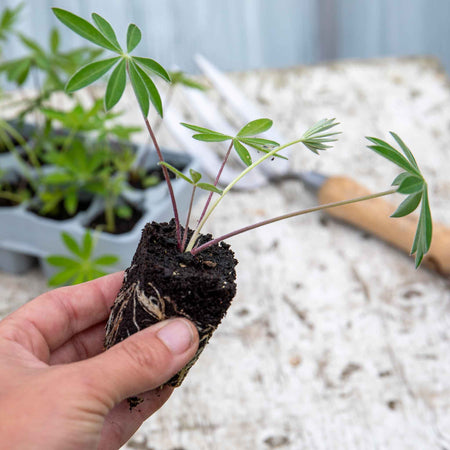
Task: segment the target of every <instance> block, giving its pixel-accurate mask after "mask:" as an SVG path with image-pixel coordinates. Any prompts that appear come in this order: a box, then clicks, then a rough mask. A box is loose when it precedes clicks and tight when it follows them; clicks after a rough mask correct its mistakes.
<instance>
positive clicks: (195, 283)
mask: <svg viewBox="0 0 450 450" xmlns="http://www.w3.org/2000/svg"><path fill="white" fill-rule="evenodd" d="M53 11H54V13H55V15H56V16H57V17H58V19H59V20H60V21H61V22H63V23H64V24H65V25H67V26H68V27H69V28H71V29H72V30H73V31H75V32H76V33H78V34H79V35H81V36H83V37H84V38H86V39H88V40H89V41H91V42H93V43H94V44H97V45H99V46H100V47H103V48H106V49H107V50H110V51H111V52H113V53H114V54H115V56H114V57H111V58H108V59H104V60H101V61H96V62H93V63H90V64H88V65H86V66H84V67H82V68H81V69H79V70H78V71H77V72H76V73H75V74H74V75H73V76H72V78H71V79H70V80H69V81H68V83H67V85H66V90H67V91H69V92H73V91H76V90H78V89H81V88H83V87H85V86H87V85H89V84H91V83H93V82H94V81H96V80H97V79H99V78H100V77H101V76H103V75H105V74H106V73H107V72H109V71H112V73H111V75H110V77H109V80H108V83H107V86H106V94H105V99H104V103H105V108H106V109H107V110H109V109H110V108H112V107H113V106H114V105H115V104H116V103H117V102H118V101H119V100H120V98H121V96H122V94H123V91H124V89H125V85H126V80H127V75H128V78H129V80H130V82H131V85H132V87H133V90H134V93H135V96H136V99H137V103H138V106H139V108H140V110H141V112H142V116H143V120H144V123H145V125H146V128H147V130H148V132H149V135H150V137H151V139H152V141H153V144H154V146H155V149H156V152H157V153H158V157H159V159H160V164H161V167H162V170H163V173H164V177H165V180H166V183H167V187H168V191H169V195H170V198H171V201H172V206H173V214H174V219H173V220H172V221H171V222H170V223H149V224H147V225H146V226H145V228H144V230H143V233H142V238H141V241H140V243H139V245H138V248H137V250H136V253H135V255H134V257H133V261H132V263H131V266H130V267H129V268H128V269H127V271H126V275H125V278H124V282H123V286H122V288H121V290H120V292H119V294H118V296H117V299H116V301H115V304H114V306H113V308H112V311H111V315H110V318H109V321H108V325H107V330H106V341H105V346H106V347H107V348H108V347H110V346H112V345H114V344H116V343H118V342H120V341H121V340H123V339H125V338H126V337H127V336H129V335H130V334H132V333H135V332H137V331H139V330H141V329H142V328H145V327H147V326H150V325H152V324H154V323H156V322H158V321H160V320H164V319H167V318H169V317H172V316H183V317H186V318H188V319H190V320H192V321H193V322H194V323H195V324H196V326H197V328H198V331H199V335H200V346H199V350H198V352H197V354H196V356H195V357H194V359H193V361H191V363H189V365H188V366H187V367H185V368H184V369H183V370H181V371H180V372H179V373H177V374H176V375H175V376H174V377H173V378H172V379H171V380H169V381H168V382H167V384H169V385H172V386H178V385H180V384H181V382H182V380H183V379H184V377H185V375H186V373H187V371H188V370H189V368H190V366H191V365H192V364H193V363H194V362H195V361H196V359H197V358H198V356H199V354H200V353H201V351H202V350H203V348H204V347H205V345H206V343H207V342H208V340H209V338H210V337H211V335H212V333H213V331H214V330H215V329H216V328H217V326H218V325H219V323H220V321H221V319H222V318H223V316H224V315H225V313H226V311H227V309H228V307H229V305H230V303H231V301H232V299H233V297H234V295H235V291H236V287H235V266H236V264H237V261H236V260H235V259H234V254H233V252H232V251H231V249H230V247H229V245H227V244H225V243H224V242H223V241H224V239H228V238H230V237H232V236H235V235H237V234H240V233H243V232H246V231H249V230H252V229H254V228H257V227H261V226H263V225H267V224H271V223H274V222H277V221H280V220H284V219H288V218H290V217H295V216H299V215H302V214H306V213H309V212H313V211H318V210H321V209H326V208H332V207H336V206H342V205H346V204H350V203H355V202H360V201H363V200H368V199H372V198H376V197H382V196H386V195H390V194H394V193H396V192H397V193H401V194H405V195H406V196H407V197H406V199H405V200H404V201H403V202H402V203H401V204H400V206H399V207H398V209H397V210H396V211H395V212H394V214H393V217H401V216H405V215H407V214H410V213H411V212H412V211H414V210H415V209H416V208H417V207H418V206H419V204H421V206H420V217H419V221H418V226H417V232H416V235H415V239H414V242H413V245H412V250H411V252H412V253H415V254H416V266H419V264H420V263H421V261H422V258H423V256H424V254H425V253H426V252H427V251H428V249H429V247H430V243H431V232H432V225H431V214H430V208H429V204H428V190H427V183H426V182H425V180H424V178H423V176H422V174H421V172H420V169H419V167H418V165H417V163H416V161H415V159H414V157H413V155H412V153H411V152H410V150H409V149H408V147H407V146H406V145H405V143H404V142H403V141H402V140H401V139H400V138H399V137H398V136H397V135H396V134H395V133H391V134H392V137H393V139H394V140H395V141H396V144H397V146H398V149H397V148H395V147H393V146H392V145H391V144H389V143H387V142H385V141H383V140H381V139H376V138H368V139H369V141H370V144H371V145H370V146H369V148H370V149H372V150H373V151H375V152H377V153H379V154H380V155H381V156H383V157H385V158H387V159H388V160H390V161H391V162H393V163H394V164H396V165H397V166H398V167H399V168H400V169H402V173H401V174H400V175H399V176H398V177H397V178H396V179H395V180H394V182H393V183H392V186H393V187H391V188H390V189H387V190H385V191H382V192H379V193H376V194H371V195H366V196H363V197H359V198H354V199H350V200H346V201H341V202H337V203H331V204H326V205H321V206H317V207H315V208H309V209H307V210H301V211H294V212H291V213H288V214H284V215H281V216H278V217H274V218H270V219H267V220H264V221H262V222H258V223H255V224H251V225H248V226H246V227H244V228H241V229H238V230H234V231H230V232H229V233H227V234H225V235H223V236H219V237H216V238H213V237H212V236H211V235H204V234H202V230H203V227H204V225H205V223H206V222H207V221H208V220H209V219H210V218H211V217H212V214H213V212H214V211H215V209H216V208H217V207H218V206H219V204H220V203H221V201H222V200H223V198H224V197H225V195H227V194H228V192H230V190H231V189H232V188H233V187H234V186H235V185H236V184H237V183H238V182H239V181H240V180H241V179H242V178H243V177H244V176H245V175H246V174H248V173H249V172H250V171H251V170H253V169H254V168H255V167H257V166H259V165H260V164H263V163H264V162H265V161H266V160H270V159H272V158H274V157H280V158H285V156H283V153H282V152H283V150H285V149H286V148H287V147H291V146H296V147H297V148H299V147H300V146H304V147H306V148H307V149H309V150H311V151H312V152H314V153H319V151H322V150H326V149H328V148H330V147H331V145H332V143H333V142H334V141H335V140H336V137H337V135H338V132H336V131H335V130H336V128H335V127H336V126H337V125H338V124H337V123H336V122H335V120H334V119H323V120H320V121H319V122H317V123H316V124H315V125H313V126H312V127H311V128H309V129H308V130H307V131H306V132H305V133H303V135H301V136H300V137H299V138H298V139H295V140H293V141H291V142H288V143H286V144H282V145H280V144H278V143H277V142H274V141H272V140H268V139H265V138H262V137H260V136H259V135H260V134H261V133H264V132H267V131H268V130H269V129H270V127H271V126H272V121H271V120H270V119H266V118H263V119H256V120H253V121H251V122H249V123H248V124H246V125H245V126H243V127H242V128H241V130H240V131H239V132H238V133H237V134H236V135H235V136H230V135H227V134H223V133H221V132H218V131H214V130H210V129H207V128H204V127H200V126H196V125H189V124H182V125H183V126H185V127H187V128H189V129H191V130H193V131H194V132H195V134H194V136H193V137H194V139H197V140H201V141H207V142H225V141H229V147H228V151H227V153H226V156H225V158H224V161H223V164H222V166H221V168H220V170H219V172H218V174H217V177H216V178H215V180H214V183H213V184H210V183H204V182H203V181H201V180H202V178H201V174H200V173H198V172H194V171H191V173H190V177H188V176H186V175H184V174H183V173H181V172H179V171H178V170H177V169H175V168H174V167H172V166H170V165H169V164H168V163H166V162H165V161H164V160H163V157H162V154H161V151H160V149H159V145H158V142H157V140H156V138H155V135H154V133H153V130H152V127H151V125H150V123H149V121H148V119H147V115H148V112H149V107H150V104H152V105H153V106H154V107H155V109H156V111H157V112H158V114H159V115H160V116H161V117H162V116H163V110H162V102H161V98H160V95H159V93H158V90H157V88H156V86H155V84H154V82H153V81H152V79H151V76H153V75H156V76H158V77H160V78H162V79H163V80H165V81H169V80H170V78H169V74H168V72H167V71H166V70H165V69H164V68H163V67H162V66H161V65H160V64H158V63H157V62H156V61H154V60H152V59H149V58H144V57H138V56H134V55H131V52H133V51H134V49H135V47H136V46H137V45H138V44H139V41H140V40H141V31H140V30H139V28H138V27H137V26H136V25H134V24H131V25H129V27H128V32H127V43H126V51H124V50H123V49H122V47H121V46H120V44H119V42H118V40H117V38H116V34H115V32H114V30H113V29H112V27H111V25H110V24H109V23H108V22H107V21H106V20H105V19H103V18H102V17H100V16H99V15H98V14H93V15H92V19H93V21H94V24H95V26H94V25H92V24H91V23H89V22H87V21H86V20H84V19H82V18H80V17H78V16H76V15H74V14H72V13H70V12H68V11H64V10H62V9H58V8H54V9H53ZM299 144H300V145H299ZM250 149H256V150H257V154H258V156H257V158H256V159H255V160H254V159H253V158H252V156H251V152H250ZM233 150H234V151H236V152H237V154H238V155H239V157H240V158H241V160H242V161H243V162H244V163H245V165H246V167H245V169H244V170H243V171H242V173H240V174H239V175H238V176H237V177H236V178H235V179H234V180H233V181H231V182H230V183H229V184H228V185H227V186H225V187H224V188H223V189H219V188H218V185H219V181H220V176H221V172H222V169H223V167H224V166H225V164H226V163H227V160H228V156H229V154H230V152H232V151H233ZM261 154H262V156H260V155H261ZM168 171H172V172H174V173H175V174H176V175H177V176H179V177H181V178H183V179H185V181H186V182H187V183H189V184H190V185H192V199H193V197H194V195H195V192H196V190H197V189H206V190H208V191H209V196H208V198H207V200H206V203H205V206H204V209H203V212H202V214H201V216H200V218H199V220H198V222H197V224H196V226H194V227H193V229H190V228H189V226H190V223H189V220H190V215H191V214H190V212H191V207H189V213H188V214H187V216H188V221H187V223H186V224H185V226H184V229H183V227H182V225H181V224H180V221H179V216H178V210H177V204H176V199H175V196H174V195H173V190H172V186H171V182H170V178H169V173H168ZM214 195H215V196H216V197H214ZM191 205H192V202H191Z"/></svg>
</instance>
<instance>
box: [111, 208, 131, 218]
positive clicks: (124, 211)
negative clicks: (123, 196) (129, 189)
mask: <svg viewBox="0 0 450 450" xmlns="http://www.w3.org/2000/svg"><path fill="white" fill-rule="evenodd" d="M115 213H116V215H117V217H120V218H121V219H129V218H130V217H131V216H132V215H133V210H132V209H131V208H130V207H129V206H128V205H119V206H118V207H117V208H116V209H115Z"/></svg>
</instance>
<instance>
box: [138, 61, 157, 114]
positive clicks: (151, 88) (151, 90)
mask: <svg viewBox="0 0 450 450" xmlns="http://www.w3.org/2000/svg"><path fill="white" fill-rule="evenodd" d="M131 65H132V66H134V67H135V68H136V70H137V71H138V73H139V75H140V77H141V79H142V81H143V82H144V84H145V87H146V89H147V92H148V95H149V97H150V101H151V102H152V105H153V106H154V107H155V109H156V111H157V112H158V114H159V115H160V116H161V117H163V107H162V100H161V96H160V95H159V92H158V89H157V88H156V86H155V83H153V81H152V79H151V78H150V77H149V76H148V75H147V74H146V73H145V71H144V70H142V69H141V68H140V67H139V66H137V65H136V64H134V62H133V61H132V62H131Z"/></svg>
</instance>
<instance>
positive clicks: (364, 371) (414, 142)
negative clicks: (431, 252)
mask: <svg viewBox="0 0 450 450" xmlns="http://www.w3.org/2000/svg"><path fill="white" fill-rule="evenodd" d="M233 79H235V80H236V81H238V82H239V84H240V85H241V87H242V88H243V89H244V90H245V92H246V93H247V95H249V96H250V97H252V98H254V99H256V100H257V101H258V102H259V103H260V106H261V108H262V110H263V113H264V115H266V116H268V117H271V118H273V119H274V120H275V121H276V123H277V124H278V125H279V128H280V129H281V130H282V132H283V133H284V134H285V135H286V137H287V138H291V137H295V136H296V135H297V134H299V133H301V132H303V131H304V129H306V127H308V126H309V125H311V124H312V123H313V122H314V121H315V120H317V119H320V118H322V117H337V118H338V120H339V121H340V122H341V124H342V125H341V130H342V131H343V132H344V134H343V135H342V137H341V139H340V141H339V143H338V145H337V146H336V148H335V149H333V150H330V151H327V152H324V153H322V154H321V156H320V157H316V156H315V155H313V154H311V153H309V152H308V151H306V150H303V149H301V148H300V147H299V148H298V150H297V151H296V152H295V153H293V154H292V155H291V161H292V162H293V164H294V167H295V168H297V169H305V170H311V169H319V168H320V170H321V171H323V172H325V173H328V174H333V175H339V174H344V173H345V174H347V175H349V176H351V177H353V178H355V179H356V180H358V181H359V182H361V183H362V184H364V185H365V186H367V187H368V188H369V189H371V190H376V189H378V190H384V189H387V188H388V187H389V185H390V183H391V181H392V180H393V178H394V177H395V175H396V173H397V172H396V170H395V168H393V167H391V165H390V164H389V163H388V162H386V161H385V160H383V159H382V158H380V157H379V156H377V155H376V154H372V153H370V152H369V150H367V149H366V148H365V145H366V143H365V141H364V138H363V137H364V136H365V135H372V136H377V137H381V138H384V139H387V138H388V131H389V130H393V131H395V132H397V133H398V134H399V135H400V136H401V137H402V138H403V139H404V140H405V142H406V143H407V144H408V145H409V146H410V147H411V149H412V150H413V151H414V153H415V155H416V157H417V160H418V163H419V165H420V166H421V168H422V171H423V173H424V175H425V177H427V178H428V180H429V186H430V202H431V207H432V211H433V215H434V218H435V219H436V220H439V221H441V222H444V223H446V224H450V208H449V198H450V181H449V180H450V178H449V173H450V158H449V156H450V147H449V141H450V139H449V138H450V129H449V128H450V89H449V82H448V80H447V78H446V76H445V75H444V74H443V73H442V72H441V71H440V69H439V67H438V65H437V64H436V63H435V61H433V60H429V59H405V60H397V59H387V60H376V61H367V62H358V61H353V62H342V63H339V64H333V65H321V66H315V67H298V68H293V69H289V70H283V71H259V72H248V73H242V74H234V75H233ZM126 119H127V120H128V119H129V120H130V121H132V117H129V118H126ZM161 132H162V136H161V137H162V140H163V141H165V142H166V143H167V144H169V145H170V142H171V141H170V139H169V138H168V136H167V135H166V134H165V132H164V130H161ZM394 200H399V198H398V199H394ZM315 203H316V199H315V198H314V196H313V195H312V194H311V193H309V192H307V191H305V189H304V188H303V187H302V186H301V185H300V184H298V183H297V182H292V181H291V182H286V183H284V184H282V185H279V186H276V187H275V186H266V187H263V188H261V189H260V190H259V191H257V192H239V193H234V194H232V195H230V197H229V198H228V200H226V201H224V204H223V205H222V206H223V207H221V208H220V210H219V211H217V213H215V215H214V217H213V220H212V221H211V223H210V226H209V229H208V231H211V232H213V233H214V234H216V235H217V234H219V233H220V234H222V233H224V232H227V231H229V230H230V229H233V228H234V227H236V226H238V225H241V224H246V223H249V222H253V221H255V220H257V219H260V218H265V217H267V216H269V215H276V214H280V213H282V212H284V211H291V210H295V209H296V208H299V207H302V206H305V207H307V206H313V205H314V204H315ZM200 210H201V205H197V206H196V213H199V211H200ZM230 243H231V244H232V246H233V249H234V251H235V252H236V255H237V258H238V259H239V261H240V263H239V266H238V294H237V297H236V299H235V301H234V303H233V305H232V307H231V309H230V311H229V314H228V315H227V317H226V318H225V320H224V321H223V324H222V325H221V326H220V327H219V329H218V331H217V332H216V334H215V335H214V337H213V338H212V340H211V343H210V345H209V346H208V348H207V349H206V350H205V352H204V353H203V355H202V357H201V358H200V361H199V362H198V363H197V364H196V366H195V367H194V368H193V369H192V370H191V372H190V374H189V376H188V378H187V379H186V381H185V382H184V384H183V386H182V387H181V388H179V389H177V390H176V392H175V393H174V395H173V396H172V398H171V399H170V400H169V402H168V404H167V405H166V406H165V407H164V408H163V409H162V410H161V411H160V412H159V413H157V414H156V415H155V416H154V417H153V418H151V419H150V420H148V421H147V422H146V423H145V424H144V425H143V426H142V427H141V429H140V430H139V431H138V432H137V433H136V435H135V436H134V437H133V438H132V439H131V440H130V442H129V443H128V444H127V445H126V446H125V447H124V448H126V449H154V450H175V449H184V450H191V449H195V450H203V449H204V450H211V449H220V450H222V449H225V450H227V449H230V450H231V449H238V450H241V449H242V450H246V449H249V450H253V449H262V450H264V449H283V450H284V449H293V450H297V449H312V450H319V449H320V450H322V449H323V450H329V449H338V450H339V449H342V450H355V449H364V450H365V449H377V450H381V449H383V450H384V449H389V450H398V449H417V450H419V449H420V450H427V449H440V450H444V449H450V431H449V430H450V331H449V326H450V321H449V317H450V311H449V300H450V295H449V281H448V280H447V279H444V278H442V277H440V276H438V275H436V274H435V273H432V272H430V271H427V270H419V271H415V270H414V265H413V261H412V260H411V259H409V258H408V257H406V256H404V255H403V254H401V253H400V252H398V251H396V250H394V249H393V248H392V247H390V246H388V245H387V244H384V243H382V242H381V241H379V240H377V239H376V238H372V237H370V236H368V235H367V234H366V233H364V232H362V231H359V230H356V229H353V228H351V227H348V226H346V225H343V224H341V223H339V222H336V221H334V220H333V219H331V218H326V217H325V216H322V215H320V214H314V215H309V216H306V217H302V218H296V219H292V220H290V221H287V222H284V223H280V224H278V225H273V226H270V227H266V228H263V229H258V230H256V231H255V232H253V233H252V234H248V235H243V236H240V237H235V238H233V239H232V240H230ZM0 285H1V286H2V295H1V297H0V314H2V315H4V314H6V313H8V312H9V311H11V310H14V309H15V308H16V307H17V306H19V305H20V304H22V303H24V302H26V301H27V300H28V299H30V298H32V297H33V296H35V295H36V294H38V293H39V292H42V291H44V290H45V289H46V287H45V282H44V280H43V279H42V277H41V275H40V273H39V272H38V271H33V272H31V273H29V274H28V275H24V276H11V275H7V274H4V273H0Z"/></svg>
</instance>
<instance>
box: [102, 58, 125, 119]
mask: <svg viewBox="0 0 450 450" xmlns="http://www.w3.org/2000/svg"><path fill="white" fill-rule="evenodd" d="M126 83H127V69H126V60H125V59H122V60H121V61H120V63H119V64H117V66H116V68H115V69H114V70H113V72H112V74H111V76H110V77H109V80H108V85H107V86H106V93H105V109H106V111H109V110H110V109H111V108H112V107H113V106H114V105H116V104H117V102H118V101H119V100H120V98H121V97H122V95H123V92H124V90H125V86H126Z"/></svg>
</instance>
